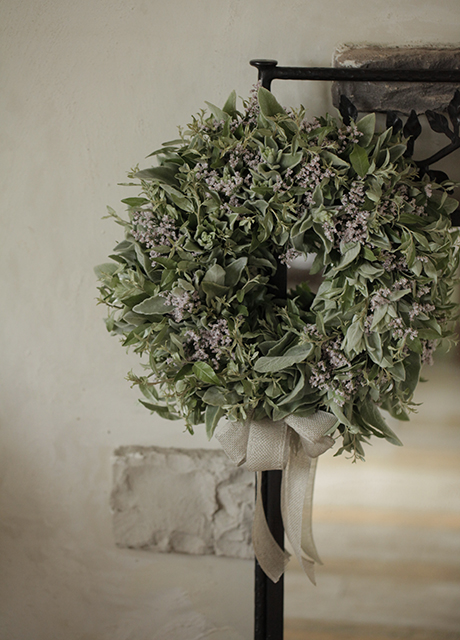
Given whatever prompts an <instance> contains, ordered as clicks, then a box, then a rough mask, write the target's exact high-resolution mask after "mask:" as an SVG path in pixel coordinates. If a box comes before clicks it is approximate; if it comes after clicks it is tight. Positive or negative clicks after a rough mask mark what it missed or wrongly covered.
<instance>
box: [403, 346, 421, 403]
mask: <svg viewBox="0 0 460 640" xmlns="http://www.w3.org/2000/svg"><path fill="white" fill-rule="evenodd" d="M421 366H422V364H421V358H420V355H419V354H418V353H416V352H415V351H411V352H410V353H409V354H408V355H407V356H406V358H405V359H404V367H405V369H406V379H405V380H404V382H402V383H401V385H400V387H401V389H402V390H403V391H404V392H405V393H406V394H407V399H408V400H409V399H410V398H411V397H412V395H413V393H414V391H415V388H416V386H417V384H418V381H419V379H420V369H421Z"/></svg>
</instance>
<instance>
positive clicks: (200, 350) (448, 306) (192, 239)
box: [97, 88, 458, 457]
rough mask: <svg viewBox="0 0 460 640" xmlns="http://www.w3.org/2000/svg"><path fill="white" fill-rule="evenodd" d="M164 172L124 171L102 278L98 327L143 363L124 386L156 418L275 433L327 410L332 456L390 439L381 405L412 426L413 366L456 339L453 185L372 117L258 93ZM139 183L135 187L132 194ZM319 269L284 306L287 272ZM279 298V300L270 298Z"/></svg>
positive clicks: (191, 132)
mask: <svg viewBox="0 0 460 640" xmlns="http://www.w3.org/2000/svg"><path fill="white" fill-rule="evenodd" d="M209 107H210V112H211V113H210V115H209V114H208V115H207V114H206V113H205V112H201V113H200V114H199V115H198V116H197V117H195V118H194V119H193V122H192V123H191V124H189V125H188V127H187V129H186V130H185V131H181V132H180V135H181V137H180V139H179V140H174V141H172V142H169V143H165V144H164V145H163V147H162V149H161V150H159V151H156V152H154V154H152V155H158V157H159V166H157V167H155V168H151V169H146V170H143V171H138V170H137V168H136V170H134V171H133V172H132V173H130V174H129V176H130V177H131V178H138V179H139V180H140V186H141V190H142V194H141V197H136V198H128V199H126V200H123V202H124V203H125V204H126V205H128V212H129V220H128V221H125V220H123V219H122V218H119V217H118V216H117V214H116V213H115V212H114V211H113V210H111V209H109V213H110V215H111V216H113V217H114V218H115V219H116V220H117V222H118V223H120V224H122V225H123V226H124V227H125V231H126V239H125V240H124V241H123V242H121V243H120V244H119V245H118V246H117V247H116V248H115V250H114V254H113V255H112V256H110V257H111V259H112V260H113V262H111V263H109V264H104V265H101V266H100V267H98V268H97V274H98V276H99V278H100V280H101V285H100V292H101V296H100V300H101V301H103V302H104V303H105V304H107V305H108V306H109V307H110V313H109V315H108V318H107V320H106V324H107V328H108V330H109V331H110V332H112V333H114V334H118V335H121V336H122V338H123V344H124V345H125V346H127V347H133V348H134V350H135V351H136V352H137V353H139V354H141V355H145V356H146V357H147V358H148V363H145V368H146V370H147V371H146V375H144V376H136V375H134V374H133V373H131V374H129V379H130V380H131V381H132V382H134V383H135V384H138V385H139V386H140V389H141V391H142V393H143V394H144V396H145V400H141V402H142V403H143V404H144V405H145V406H146V407H147V408H148V409H150V410H151V411H155V412H157V413H158V414H160V416H163V417H167V418H181V417H182V418H185V421H186V424H187V426H188V428H189V430H190V431H193V427H192V425H196V424H199V423H202V422H205V423H206V429H207V432H208V435H209V436H211V435H212V433H213V430H214V428H215V426H216V425H217V422H218V420H219V419H220V418H221V417H222V416H226V417H227V418H229V419H230V420H245V419H246V418H247V416H248V415H251V416H252V417H253V418H254V419H255V420H260V419H263V418H269V419H271V420H274V421H276V420H282V419H283V418H284V417H286V416H287V415H289V414H296V415H299V416H306V415H309V414H312V413H314V412H316V411H317V410H319V409H321V410H325V411H329V412H331V413H333V414H334V415H335V416H336V417H337V425H336V427H334V430H335V429H336V428H337V429H338V431H339V433H340V434H341V435H342V437H343V443H342V447H341V449H340V452H342V451H344V450H345V451H348V452H351V453H353V454H354V455H355V456H358V457H362V456H363V454H364V452H363V447H362V442H363V441H366V439H367V438H369V437H370V436H371V435H375V436H377V437H384V438H386V439H387V440H389V441H390V442H393V443H399V441H398V439H397V437H396V436H395V434H394V433H393V432H392V431H391V430H390V428H389V427H388V426H387V424H386V422H385V421H384V419H383V417H382V415H381V413H380V410H379V409H380V408H382V409H385V410H387V411H389V412H390V414H391V415H392V416H395V417H396V418H399V419H403V420H404V419H408V416H407V410H408V409H409V408H410V407H411V400H412V397H413V392H414V390H415V387H416V385H417V382H418V380H419V375H420V367H421V364H422V363H425V362H429V361H430V360H431V357H432V352H433V350H434V349H435V347H436V346H437V344H438V343H439V341H440V340H441V339H442V338H446V337H449V336H450V335H452V329H453V316H454V314H455V312H456V307H455V305H454V304H453V303H452V302H451V300H450V297H451V293H452V289H453V285H454V283H455V277H454V274H455V270H456V267H457V265H458V241H457V238H458V232H457V230H456V229H453V228H452V227H451V223H450V219H449V214H450V213H451V212H452V211H453V210H454V209H455V208H456V205H457V202H456V201H455V200H453V199H451V198H449V197H448V196H447V193H446V187H449V186H450V185H449V184H444V185H438V184H434V183H432V182H431V183H430V181H429V179H428V177H427V176H425V177H423V178H421V177H420V176H419V175H418V172H417V168H416V166H415V165H414V164H413V163H412V162H411V161H410V160H407V159H406V158H405V157H404V152H405V149H406V147H405V145H404V144H403V143H402V142H401V139H400V137H399V135H398V134H397V133H395V132H394V131H393V129H392V128H390V129H388V130H386V131H384V132H383V133H380V134H378V133H376V132H375V114H370V115H367V116H365V117H363V118H362V119H360V120H359V121H357V122H354V121H350V123H349V124H348V125H347V124H345V123H344V122H343V121H342V120H336V119H334V118H332V117H330V116H328V115H327V116H325V117H321V118H318V119H313V120H312V121H310V122H309V121H307V119H306V117H305V110H304V109H303V108H300V109H299V110H297V111H292V110H284V109H283V108H282V107H281V106H280V105H279V104H278V102H277V101H276V99H275V98H274V97H273V95H272V94H271V93H270V92H268V91H267V90H265V89H263V88H259V89H258V91H253V93H252V95H251V97H250V99H249V100H247V101H244V102H243V111H242V113H240V112H238V111H237V109H236V97H235V94H234V93H232V94H231V96H230V97H229V99H228V100H227V102H226V104H225V106H224V108H223V109H222V110H221V109H219V108H217V107H215V106H214V105H209ZM135 184H136V185H137V186H138V187H139V182H136V183H135ZM301 255H303V256H307V255H308V256H311V255H314V262H313V265H312V268H311V270H310V271H311V272H312V273H319V272H321V275H322V283H321V285H320V287H319V289H318V291H317V293H316V294H315V293H313V292H312V291H311V290H310V289H309V287H308V286H307V284H302V285H300V286H298V287H297V288H296V289H295V290H292V291H289V293H288V295H287V299H285V296H284V297H283V296H282V295H280V292H279V291H278V290H277V288H276V287H275V286H274V281H275V282H276V273H277V270H278V269H279V264H280V263H285V264H286V263H289V261H290V260H292V259H293V258H294V257H297V256H301ZM281 293H282V292H281Z"/></svg>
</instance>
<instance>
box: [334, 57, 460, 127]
mask: <svg viewBox="0 0 460 640" xmlns="http://www.w3.org/2000/svg"><path fill="white" fill-rule="evenodd" d="M333 66H334V67H353V68H359V67H362V68H366V69H383V68H386V69H404V68H406V69H408V68H413V69H433V70H436V69H459V68H460V48H459V47H440V46H429V47H428V46H425V47H409V46H408V47H384V46H373V47H368V46H354V45H344V46H342V47H340V48H339V49H337V51H336V52H335V54H334V59H333ZM458 88H459V87H458V85H456V84H445V83H411V82H392V83H386V82H374V83H372V82H334V83H333V85H332V101H333V103H334V106H336V107H338V105H339V98H340V95H341V94H343V95H346V96H347V98H349V99H350V100H351V101H352V102H353V104H354V105H355V106H356V108H357V109H358V111H377V112H387V111H398V112H399V113H402V114H405V115H408V114H409V113H410V112H411V110H412V109H415V111H416V112H417V113H418V114H420V113H424V112H425V111H426V110H427V109H431V110H433V111H445V109H446V107H447V105H448V104H449V102H450V101H451V99H452V97H453V95H454V92H455V90H456V89H458Z"/></svg>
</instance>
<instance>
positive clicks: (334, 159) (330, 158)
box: [320, 151, 350, 168]
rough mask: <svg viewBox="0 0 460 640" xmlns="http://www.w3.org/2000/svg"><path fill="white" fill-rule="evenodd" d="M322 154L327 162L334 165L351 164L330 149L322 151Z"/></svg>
mask: <svg viewBox="0 0 460 640" xmlns="http://www.w3.org/2000/svg"><path fill="white" fill-rule="evenodd" d="M320 155H321V157H322V158H324V160H326V162H328V163H330V164H331V165H332V166H333V167H341V168H348V167H349V166H350V164H349V163H348V162H346V161H345V160H342V158H339V156H336V155H335V154H334V153H331V152H330V151H321V153H320Z"/></svg>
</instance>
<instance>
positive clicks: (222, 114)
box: [205, 100, 228, 122]
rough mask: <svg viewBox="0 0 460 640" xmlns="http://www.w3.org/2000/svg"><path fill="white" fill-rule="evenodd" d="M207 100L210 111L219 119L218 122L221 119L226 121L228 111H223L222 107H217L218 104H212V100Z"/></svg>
mask: <svg viewBox="0 0 460 640" xmlns="http://www.w3.org/2000/svg"><path fill="white" fill-rule="evenodd" d="M205 102H206V104H207V105H208V107H209V110H210V112H211V113H212V115H213V116H214V119H215V120H217V122H220V121H221V120H224V121H225V120H227V118H228V113H225V112H224V111H222V109H219V107H216V105H215V104H212V102H207V101H206V100H205Z"/></svg>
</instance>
